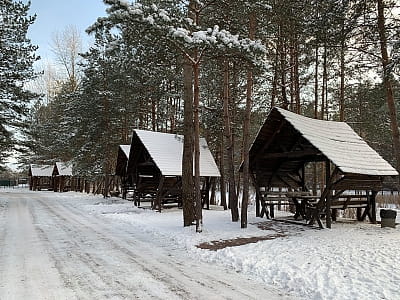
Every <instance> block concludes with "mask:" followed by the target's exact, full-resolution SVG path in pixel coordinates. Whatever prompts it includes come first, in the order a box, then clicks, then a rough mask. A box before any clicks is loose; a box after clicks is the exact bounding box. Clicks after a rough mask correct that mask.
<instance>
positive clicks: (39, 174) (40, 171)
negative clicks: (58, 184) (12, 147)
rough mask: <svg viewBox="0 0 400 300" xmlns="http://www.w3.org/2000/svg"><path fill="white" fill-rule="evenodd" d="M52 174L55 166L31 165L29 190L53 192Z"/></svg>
mask: <svg viewBox="0 0 400 300" xmlns="http://www.w3.org/2000/svg"><path fill="white" fill-rule="evenodd" d="M52 174H53V166H51V165H35V164H31V165H30V166H29V170H28V176H29V189H30V190H32V191H40V190H43V189H46V190H52V189H53V182H52Z"/></svg>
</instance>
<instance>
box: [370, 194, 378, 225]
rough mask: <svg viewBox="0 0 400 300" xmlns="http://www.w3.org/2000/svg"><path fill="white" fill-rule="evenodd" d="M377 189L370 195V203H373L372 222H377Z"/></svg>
mask: <svg viewBox="0 0 400 300" xmlns="http://www.w3.org/2000/svg"><path fill="white" fill-rule="evenodd" d="M377 194H378V192H377V191H372V193H371V197H370V205H371V220H370V221H371V223H372V224H376V195H377Z"/></svg>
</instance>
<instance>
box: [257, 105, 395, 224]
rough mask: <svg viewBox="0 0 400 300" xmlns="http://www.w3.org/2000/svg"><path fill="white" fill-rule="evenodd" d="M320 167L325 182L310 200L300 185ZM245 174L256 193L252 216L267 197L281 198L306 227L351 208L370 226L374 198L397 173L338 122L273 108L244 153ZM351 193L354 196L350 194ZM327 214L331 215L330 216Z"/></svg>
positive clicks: (267, 204) (270, 203)
mask: <svg viewBox="0 0 400 300" xmlns="http://www.w3.org/2000/svg"><path fill="white" fill-rule="evenodd" d="M316 162H322V163H323V164H324V165H325V167H324V170H325V175H326V177H325V183H324V186H322V187H321V188H320V192H319V193H318V194H319V195H317V196H316V195H315V194H316V191H313V194H314V195H313V196H312V195H311V193H309V189H308V187H307V186H306V178H305V175H306V172H305V167H306V165H307V164H308V163H316ZM250 172H251V175H252V178H253V182H254V185H255V188H256V192H257V208H256V210H257V211H256V215H257V216H263V214H264V213H265V212H266V210H268V208H269V209H270V210H272V211H273V206H274V205H275V204H276V203H280V201H281V200H282V199H283V198H282V193H281V195H280V197H279V198H275V199H279V201H276V202H274V201H273V200H271V199H274V197H272V196H273V194H274V193H275V194H276V193H277V190H281V189H282V188H285V189H286V190H287V191H290V192H288V193H286V195H285V197H286V198H287V199H289V200H291V201H292V202H293V203H294V205H295V207H296V215H297V216H300V215H302V216H303V217H304V218H306V219H308V220H309V223H310V224H312V223H313V222H314V221H317V222H318V224H319V225H320V227H322V222H321V218H326V226H327V227H329V228H330V227H331V220H332V219H336V210H337V209H343V210H344V209H346V208H350V207H353V208H357V218H358V220H364V219H365V218H366V217H367V216H368V218H369V219H370V221H371V222H376V208H375V206H376V204H375V196H376V194H377V192H378V191H379V190H381V188H382V183H383V181H384V179H385V178H387V177H388V176H397V175H398V172H397V171H396V170H395V169H394V168H393V167H392V166H391V165H390V164H389V163H388V162H387V161H385V160H384V159H383V158H382V157H381V156H380V155H379V154H378V153H377V152H376V151H375V150H373V149H372V148H371V147H370V146H369V145H368V144H367V143H366V142H365V141H364V140H363V139H362V138H361V137H360V136H359V135H357V134H356V133H355V132H354V130H353V129H352V128H351V127H350V126H349V125H348V124H346V123H344V122H334V121H324V120H317V119H311V118H307V117H304V116H301V115H298V114H295V113H293V112H289V111H287V110H284V109H281V108H276V107H275V108H273V109H272V110H271V112H270V113H269V115H268V117H267V119H266V121H265V123H264V125H263V126H262V127H261V128H260V130H259V132H258V135H257V137H256V138H255V140H254V142H253V144H252V146H251V148H250ZM355 191H357V194H356V193H355ZM332 211H333V214H332Z"/></svg>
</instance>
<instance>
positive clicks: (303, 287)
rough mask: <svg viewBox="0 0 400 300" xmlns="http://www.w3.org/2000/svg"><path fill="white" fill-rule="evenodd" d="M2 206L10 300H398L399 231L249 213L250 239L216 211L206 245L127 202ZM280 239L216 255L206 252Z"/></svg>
mask: <svg viewBox="0 0 400 300" xmlns="http://www.w3.org/2000/svg"><path fill="white" fill-rule="evenodd" d="M6 191H7V190H6ZM0 203H1V206H2V209H1V211H0V213H1V219H0V221H1V222H0V223H1V224H0V226H1V228H2V229H3V233H2V239H1V254H0V255H1V256H0V272H1V278H0V299H9V298H13V299H29V297H27V298H26V297H24V296H26V295H29V294H27V293H28V292H30V293H31V294H32V293H33V292H36V294H34V293H33V294H32V295H40V296H43V295H46V293H45V294H43V293H42V292H41V290H40V289H42V290H43V289H44V290H45V289H46V288H47V290H52V289H54V291H56V292H54V293H52V294H51V295H52V296H53V297H48V299H61V298H64V299H71V298H73V297H75V298H85V299H93V298H96V299H103V298H104V299H105V298H107V299H109V298H114V299H121V298H127V299H131V298H139V299H147V298H163V299H174V298H184V299H193V298H198V299H210V298H211V299H220V298H230V299H248V298H253V299H281V298H287V297H289V298H293V299H400V285H399V283H400V268H399V267H398V265H399V262H400V229H399V228H400V227H399V226H400V225H399V226H398V227H397V228H395V229H393V228H380V225H372V224H369V223H367V222H364V223H359V222H337V223H334V224H333V226H332V229H323V230H319V229H315V228H314V229H313V228H309V227H305V226H300V225H290V224H286V223H280V222H275V221H269V220H265V219H259V218H255V217H254V211H253V208H250V209H251V210H250V211H249V226H248V228H247V229H240V224H239V223H232V222H231V220H230V212H229V211H222V210H221V209H220V208H217V207H213V209H212V210H210V211H203V214H204V228H203V233H201V234H198V233H195V230H194V228H183V227H182V223H183V221H182V211H181V210H179V209H177V208H172V209H168V210H164V211H163V212H162V213H158V212H155V211H151V210H148V209H147V210H146V209H141V208H136V207H134V206H133V204H132V202H129V201H123V200H121V199H118V198H110V199H103V198H102V197H100V196H94V195H86V194H80V193H73V192H70V193H62V194H60V193H53V192H29V191H27V190H26V189H23V190H22V189H19V190H18V189H16V190H14V191H11V192H9V193H6V192H4V190H1V191H0ZM21 218H22V219H21ZM18 220H19V221H18ZM17 221H18V222H17ZM21 221H23V222H24V223H23V224H22V223H21ZM397 221H400V216H399V213H398V219H397ZM260 223H261V224H260ZM29 224H31V225H29ZM259 227H262V229H261V228H259ZM276 235H281V236H282V237H278V238H274V239H271V240H263V241H258V242H257V243H250V244H245V245H242V246H236V247H226V248H223V249H220V250H217V251H212V250H205V249H200V248H198V247H196V246H197V245H199V244H201V243H204V242H210V241H218V240H220V241H221V240H232V239H235V238H239V237H243V238H250V237H261V238H262V237H264V238H268V237H276ZM24 239H25V242H29V243H31V244H29V245H28V247H31V250H29V251H28V254H27V253H26V251H25V250H21V248H22V249H23V245H24ZM13 251H14V252H13ZM41 253H46V254H47V255H41ZM31 256H34V257H37V259H32V257H31ZM40 265H43V266H45V267H46V269H49V271H48V273H47V274H42V273H43V271H42V273H38V272H37V269H40V268H39V266H40ZM20 272H30V273H31V276H29V275H30V274H25V275H24V276H22V275H21V274H20ZM38 274H39V275H38ZM40 274H41V275H40ZM34 275H35V276H36V277H35V278H36V279H35V280H36V281H39V283H35V281H34V280H33V279H32V277H33V276H34ZM33 283H35V284H33ZM66 283H67V284H66ZM185 285H187V286H186V287H184V286H185ZM240 285H243V287H241V288H240ZM16 289H17V290H16ZM10 291H11V293H12V291H14V297H7V296H10V295H12V294H10ZM32 291H33V292H32ZM249 291H250V292H249ZM278 291H280V292H278ZM15 295H16V297H15ZM60 295H63V297H60ZM18 296H20V297H18ZM33 298H35V297H31V299H33ZM36 298H37V297H36ZM40 298H41V299H43V297H40Z"/></svg>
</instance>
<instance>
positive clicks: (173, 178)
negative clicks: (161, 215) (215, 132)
mask: <svg viewBox="0 0 400 300" xmlns="http://www.w3.org/2000/svg"><path fill="white" fill-rule="evenodd" d="M182 154H183V136H182V135H177V134H169V133H161V132H153V131H146V130H139V129H135V130H134V131H133V136H132V143H131V150H130V155H129V161H128V167H127V176H129V177H130V178H131V180H132V185H133V186H134V191H135V200H136V202H138V203H139V205H140V201H143V200H150V201H151V202H152V207H153V208H155V209H159V210H161V207H162V206H163V205H164V204H167V203H170V202H173V203H178V204H180V203H181V194H182ZM219 176H220V173H219V170H218V167H217V164H216V163H215V161H214V158H213V156H212V154H211V152H210V149H209V148H208V145H207V142H206V140H205V139H204V138H201V139H200V177H201V179H202V187H201V189H202V201H203V203H204V204H206V205H207V206H209V191H210V179H211V177H219Z"/></svg>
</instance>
